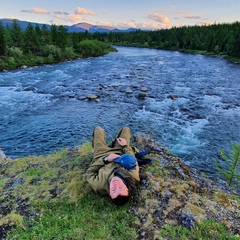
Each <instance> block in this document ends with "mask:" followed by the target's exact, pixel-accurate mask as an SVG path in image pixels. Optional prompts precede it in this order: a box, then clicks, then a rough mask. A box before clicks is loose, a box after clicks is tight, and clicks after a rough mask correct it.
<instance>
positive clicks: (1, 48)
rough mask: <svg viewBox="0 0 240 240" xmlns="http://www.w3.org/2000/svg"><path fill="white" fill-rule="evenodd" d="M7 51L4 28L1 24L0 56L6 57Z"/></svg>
mask: <svg viewBox="0 0 240 240" xmlns="http://www.w3.org/2000/svg"><path fill="white" fill-rule="evenodd" d="M5 51H6V41H5V36H4V27H3V26H2V23H1V22H0V56H3V55H5Z"/></svg>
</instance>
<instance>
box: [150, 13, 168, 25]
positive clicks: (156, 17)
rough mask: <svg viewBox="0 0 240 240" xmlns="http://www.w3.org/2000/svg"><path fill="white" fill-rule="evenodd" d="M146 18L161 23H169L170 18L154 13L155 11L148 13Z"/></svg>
mask: <svg viewBox="0 0 240 240" xmlns="http://www.w3.org/2000/svg"><path fill="white" fill-rule="evenodd" d="M148 18H149V19H151V20H153V21H156V22H160V23H163V24H170V19H169V18H168V17H167V16H165V15H162V14H159V13H156V12H155V13H151V14H149V15H148Z"/></svg>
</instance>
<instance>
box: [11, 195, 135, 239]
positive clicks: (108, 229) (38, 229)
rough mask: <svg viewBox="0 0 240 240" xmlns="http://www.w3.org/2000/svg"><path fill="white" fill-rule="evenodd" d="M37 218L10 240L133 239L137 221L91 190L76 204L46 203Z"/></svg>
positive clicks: (15, 232)
mask: <svg viewBox="0 0 240 240" xmlns="http://www.w3.org/2000/svg"><path fill="white" fill-rule="evenodd" d="M38 208H39V209H41V211H40V213H39V216H38V218H37V219H36V218H32V219H31V220H29V221H28V222H26V225H27V226H29V227H28V228H26V229H21V228H18V229H15V230H13V231H12V232H11V234H10V235H9V237H8V238H7V239H24V240H26V239H54V238H56V239H127V238H128V239H134V238H135V236H136V231H135V227H134V222H135V218H134V217H133V216H132V215H130V214H128V213H127V212H126V209H127V208H128V206H125V207H123V208H119V207H118V208H117V207H116V206H114V205H113V204H112V203H111V202H110V201H107V200H106V199H105V198H98V197H97V196H96V195H95V194H94V193H93V192H92V191H89V192H87V193H85V194H84V195H83V197H82V198H81V199H80V200H79V201H78V202H77V203H73V202H69V201H68V200H67V199H62V200H58V201H56V202H55V203H47V202H43V203H41V204H39V206H38Z"/></svg>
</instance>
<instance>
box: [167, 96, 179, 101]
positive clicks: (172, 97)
mask: <svg viewBox="0 0 240 240" xmlns="http://www.w3.org/2000/svg"><path fill="white" fill-rule="evenodd" d="M168 98H171V99H172V100H174V99H177V98H179V96H178V95H169V96H168Z"/></svg>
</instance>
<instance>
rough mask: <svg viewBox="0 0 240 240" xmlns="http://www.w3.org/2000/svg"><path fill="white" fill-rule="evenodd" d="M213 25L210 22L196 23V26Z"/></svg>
mask: <svg viewBox="0 0 240 240" xmlns="http://www.w3.org/2000/svg"><path fill="white" fill-rule="evenodd" d="M212 24H213V23H212V22H209V21H201V22H197V24H196V25H197V26H210V25H212Z"/></svg>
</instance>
